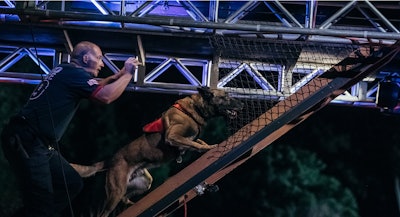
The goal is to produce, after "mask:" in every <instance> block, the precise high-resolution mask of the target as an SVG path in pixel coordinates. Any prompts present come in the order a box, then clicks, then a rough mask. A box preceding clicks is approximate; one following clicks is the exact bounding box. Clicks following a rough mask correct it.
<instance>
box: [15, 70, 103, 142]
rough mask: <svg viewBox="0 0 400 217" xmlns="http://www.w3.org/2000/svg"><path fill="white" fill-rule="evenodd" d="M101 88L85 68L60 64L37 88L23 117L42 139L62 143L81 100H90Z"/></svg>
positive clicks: (25, 108) (26, 106)
mask: <svg viewBox="0 0 400 217" xmlns="http://www.w3.org/2000/svg"><path fill="white" fill-rule="evenodd" d="M100 89H101V86H100V85H99V84H98V82H97V80H95V78H94V77H93V76H92V75H91V74H90V73H88V72H86V71H85V70H83V69H82V68H76V67H75V66H73V65H71V64H61V65H59V66H57V67H55V68H54V69H53V70H52V72H51V73H50V74H49V75H48V76H47V77H46V78H45V79H44V80H43V81H42V82H41V83H40V84H39V85H38V86H37V87H36V89H35V90H34V91H33V93H32V94H31V96H30V98H29V100H28V102H27V104H26V105H25V106H24V107H23V108H22V110H21V112H20V115H22V116H25V117H26V118H27V120H28V121H29V122H30V123H31V124H32V125H33V126H34V127H35V128H36V130H37V131H38V132H39V134H41V135H42V136H45V137H47V138H48V139H50V140H53V141H59V140H60V139H61V137H62V135H63V134H64V132H65V130H66V128H67V126H68V125H69V123H70V122H71V119H72V117H73V116H74V114H75V112H76V110H77V109H78V106H79V103H80V102H81V100H82V99H90V98H91V97H93V96H94V95H95V94H96V93H97V92H98V91H99V90H100Z"/></svg>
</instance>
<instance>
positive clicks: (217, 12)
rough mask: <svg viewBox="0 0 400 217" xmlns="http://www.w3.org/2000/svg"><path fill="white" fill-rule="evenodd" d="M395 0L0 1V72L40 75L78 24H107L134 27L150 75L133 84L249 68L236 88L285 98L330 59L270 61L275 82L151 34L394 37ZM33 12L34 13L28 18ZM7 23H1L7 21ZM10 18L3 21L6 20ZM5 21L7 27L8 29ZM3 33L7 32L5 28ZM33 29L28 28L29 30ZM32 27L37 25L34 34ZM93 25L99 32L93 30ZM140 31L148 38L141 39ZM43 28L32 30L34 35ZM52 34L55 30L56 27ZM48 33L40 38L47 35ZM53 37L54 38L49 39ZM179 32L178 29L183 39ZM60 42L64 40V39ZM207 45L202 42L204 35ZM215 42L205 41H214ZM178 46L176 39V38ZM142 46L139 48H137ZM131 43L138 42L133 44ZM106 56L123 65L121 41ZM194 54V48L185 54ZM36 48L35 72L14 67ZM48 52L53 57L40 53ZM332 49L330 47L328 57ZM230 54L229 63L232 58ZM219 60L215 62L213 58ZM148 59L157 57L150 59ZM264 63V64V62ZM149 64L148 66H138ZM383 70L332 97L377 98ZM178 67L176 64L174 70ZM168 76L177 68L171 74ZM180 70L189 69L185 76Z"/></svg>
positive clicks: (363, 101) (184, 86)
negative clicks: (244, 83)
mask: <svg viewBox="0 0 400 217" xmlns="http://www.w3.org/2000/svg"><path fill="white" fill-rule="evenodd" d="M396 9H399V6H398V5H397V4H394V3H393V2H381V1H379V2H377V1H374V2H371V1H368V0H364V1H357V0H353V1H343V2H341V1H340V2H327V1H295V2H293V1H292V2H290V1H277V0H274V1H218V0H215V1H159V0H156V1H129V0H121V1H95V0H88V1H38V0H36V1H9V0H4V1H2V2H1V4H0V17H1V22H2V23H3V24H4V25H0V33H1V34H2V36H1V37H0V39H1V40H0V57H1V58H2V59H1V62H0V81H1V82H14V83H29V84H36V83H38V82H39V81H40V79H41V78H42V76H43V74H47V73H49V71H50V69H51V68H52V67H53V66H54V65H56V64H58V63H60V62H61V61H65V60H68V58H69V57H68V53H69V51H70V50H71V49H72V45H73V42H72V41H74V40H75V41H76V40H77V39H76V38H77V37H78V36H75V35H73V34H75V33H74V30H78V31H82V30H86V31H104V32H110V33H115V34H120V33H128V34H133V35H137V36H138V38H137V41H136V43H137V46H135V48H134V49H135V51H136V52H135V55H137V56H138V57H140V58H141V59H143V61H144V63H145V65H146V69H145V70H146V75H144V73H143V72H139V71H138V72H137V74H136V76H135V81H134V82H133V83H132V84H131V85H130V86H129V87H128V89H127V90H129V91H150V92H159V91H162V92H164V93H165V92H169V93H172V94H176V93H191V92H192V91H193V90H195V87H196V86H199V85H203V86H216V87H218V88H224V86H225V85H226V84H227V83H228V82H229V81H230V79H233V78H234V77H235V76H237V75H238V74H240V73H248V74H249V75H250V76H251V77H253V78H254V82H255V83H257V84H258V86H260V87H261V88H260V89H250V90H243V88H237V89H236V90H235V89H231V90H235V92H237V94H238V95H240V96H242V97H243V95H244V94H243V92H245V93H247V94H248V93H251V94H256V95H260V97H266V98H269V99H277V100H281V99H283V98H285V97H287V96H289V95H290V94H292V93H294V92H295V91H296V90H297V89H299V88H301V86H302V85H304V84H305V83H306V82H307V81H308V80H309V79H312V78H314V77H315V76H317V75H319V74H321V73H322V72H324V71H325V70H327V69H329V68H330V65H321V64H316V63H314V64H309V66H306V65H304V64H300V63H296V64H295V65H294V67H292V68H291V69H290V70H289V71H288V69H287V68H285V67H284V66H283V65H272V66H269V67H271V68H273V69H271V71H273V72H275V73H277V74H278V75H277V77H278V80H279V81H278V82H279V84H280V85H279V86H278V87H277V88H276V87H274V86H273V85H271V84H270V83H269V82H268V81H267V79H266V78H264V77H263V76H262V74H261V73H260V72H259V70H260V68H259V66H260V63H258V62H256V61H254V62H249V61H246V62H244V61H243V62H241V61H240V60H235V61H237V64H232V63H231V62H232V61H233V60H226V59H225V60H224V59H218V57H217V56H216V54H214V53H212V52H213V51H212V49H209V48H206V49H205V50H206V51H197V50H193V53H196V54H200V53H201V54H200V55H193V54H189V55H187V53H185V52H181V51H179V49H177V50H174V49H170V48H166V50H162V51H160V50H157V49H156V48H152V46H151V45H149V42H148V41H149V40H147V42H146V39H147V38H149V37H152V36H157V37H159V38H163V37H167V36H172V37H184V38H189V40H193V41H194V42H196V41H198V40H202V41H204V38H205V37H206V36H210V35H221V36H225V37H230V36H237V37H245V38H265V39H279V40H288V41H295V40H307V41H315V42H322V41H323V42H327V43H335V44H366V43H371V44H381V45H388V46H389V45H392V44H394V43H395V42H396V40H398V39H399V38H400V34H398V33H399V30H398V29H397V28H396V26H398V25H399V21H398V20H397V19H396V17H395V16H393V12H394V10H396ZM27 20H28V21H27ZM1 26H3V28H2V27H1ZM10 26H11V27H12V26H23V27H25V28H26V27H27V26H35V27H37V28H44V31H46V30H49V33H48V34H52V32H51V31H52V30H54V29H57V30H60V29H61V31H62V32H63V34H62V36H61V39H60V38H56V39H53V38H51V37H49V36H48V35H45V36H43V39H40V38H39V37H40V36H39V35H41V34H45V33H42V32H39V33H37V32H33V33H32V32H31V34H32V35H29V34H25V35H24V36H23V37H22V38H23V39H21V40H18V39H16V35H18V34H19V33H20V32H19V30H16V31H15V32H14V31H13V28H11V29H10ZM5 28H7V29H5ZM6 31H7V32H6ZM3 33H4V34H3ZM28 33H29V32H28ZM33 34H36V35H35V36H33ZM94 34H95V33H94ZM139 36H141V37H142V38H143V41H145V43H142V41H141V40H139V39H140V37H139ZM36 37H37V38H38V39H36V40H35V38H36ZM54 37H55V36H54ZM41 40H42V41H41ZM52 40H54V41H52ZM178 40H179V39H178ZM60 46H61V47H60ZM201 46H203V47H204V44H202V45H201ZM208 46H209V45H208ZM172 47H173V46H172ZM137 48H140V49H137ZM129 49H132V48H129ZM108 50H109V51H110V52H107V53H105V55H104V62H105V64H106V66H107V68H108V69H109V71H111V72H114V73H115V72H116V71H118V64H120V62H122V61H123V60H124V59H126V58H127V57H128V56H129V54H127V52H126V50H124V49H123V48H121V47H112V46H111V47H110V48H108ZM188 56H194V57H188ZM24 57H25V58H30V59H31V60H32V61H33V62H34V63H35V64H37V65H38V66H40V70H35V71H38V72H36V73H34V72H32V71H31V72H29V71H28V72H21V71H18V72H17V71H11V69H13V66H14V65H16V64H17V63H18V62H19V61H20V60H21V59H23V58H24ZM43 58H46V59H49V60H48V61H44V60H43ZM332 58H334V57H332ZM227 62H230V64H226V63H227ZM215 64H217V68H215V67H213V65H215ZM149 66H152V67H149ZM227 67H230V70H231V72H230V73H229V74H228V75H226V76H225V77H223V78H222V79H218V78H217V77H216V76H214V75H213V74H215V72H216V71H217V70H218V69H222V68H224V69H226V68H227ZM263 67H264V68H263V70H265V66H263ZM142 70H143V69H142ZM383 70H384V71H381V72H380V73H377V74H374V75H370V76H369V77H366V78H365V79H363V80H362V81H360V83H358V84H356V85H354V86H353V87H352V88H351V89H349V90H347V91H346V92H344V93H343V94H342V95H340V96H338V97H337V98H336V99H335V100H334V101H333V102H335V103H340V104H349V105H357V106H374V102H375V95H376V90H377V82H376V80H377V79H381V78H383V77H385V76H388V75H391V74H393V73H397V72H396V68H393V67H387V69H386V68H384V69H383ZM171 71H172V72H171ZM167 73H168V74H169V75H170V74H171V73H176V74H177V75H179V76H177V77H180V78H179V79H176V80H172V81H171V80H169V81H168V80H165V79H164V78H165V74H167ZM291 73H304V74H306V76H304V78H303V79H301V80H300V81H298V82H296V83H290V82H289V83H288V82H287V80H285V79H286V78H287V76H290V74H291ZM169 77H171V76H169ZM182 78H183V79H182Z"/></svg>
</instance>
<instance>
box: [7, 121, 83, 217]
mask: <svg viewBox="0 0 400 217" xmlns="http://www.w3.org/2000/svg"><path fill="white" fill-rule="evenodd" d="M1 139H2V148H3V151H4V155H5V157H6V158H7V160H8V161H9V164H10V165H11V167H12V169H13V170H14V171H15V173H16V175H17V178H18V180H19V183H20V186H21V190H22V196H23V203H24V207H23V209H22V211H20V212H19V214H18V217H20V216H21V217H22V216H23V217H55V216H58V215H59V213H60V212H61V211H62V210H64V209H65V208H67V207H68V205H69V204H70V201H71V200H72V199H73V198H74V197H75V196H76V195H77V194H78V193H79V192H80V191H81V190H82V187H83V181H82V178H81V177H80V176H79V174H78V173H77V172H76V171H75V170H74V169H73V168H72V167H71V166H70V165H69V163H68V162H67V161H66V160H65V159H64V158H63V157H62V156H61V155H60V154H59V152H58V151H56V150H54V149H52V148H49V146H48V144H45V142H44V141H43V140H41V139H40V138H39V137H38V136H37V135H36V134H35V132H34V131H33V130H32V129H31V128H30V127H29V125H27V124H26V123H24V121H22V120H18V119H12V120H11V121H10V123H9V124H8V125H6V126H5V127H4V129H3V131H2V135H1Z"/></svg>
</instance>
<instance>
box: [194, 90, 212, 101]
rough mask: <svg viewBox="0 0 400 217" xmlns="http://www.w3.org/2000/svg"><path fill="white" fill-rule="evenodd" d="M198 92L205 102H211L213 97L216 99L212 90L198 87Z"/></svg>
mask: <svg viewBox="0 0 400 217" xmlns="http://www.w3.org/2000/svg"><path fill="white" fill-rule="evenodd" d="M197 91H199V94H200V95H201V97H203V99H205V100H209V99H211V98H212V97H214V94H213V92H212V91H211V90H210V88H209V87H198V88H197Z"/></svg>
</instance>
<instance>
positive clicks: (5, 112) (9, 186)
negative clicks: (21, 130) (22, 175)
mask: <svg viewBox="0 0 400 217" xmlns="http://www.w3.org/2000/svg"><path fill="white" fill-rule="evenodd" d="M32 90H33V87H32V86H28V85H13V84H1V87H0V99H1V103H0V130H1V129H2V128H3V125H4V124H5V123H6V122H7V121H8V119H9V117H10V116H12V115H14V114H15V113H16V112H17V111H18V109H19V108H20V107H21V106H22V105H23V104H24V103H25V102H26V99H27V97H29V95H30V92H31V91H32ZM0 171H1V172H0V183H1V189H2V190H1V191H0V216H10V214H11V213H12V212H13V211H14V210H16V209H17V208H19V207H20V206H21V203H22V201H21V198H20V196H19V192H18V191H17V186H16V179H15V176H14V175H13V173H12V172H11V170H10V167H9V165H8V162H7V161H6V159H5V158H4V155H3V151H2V149H0Z"/></svg>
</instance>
